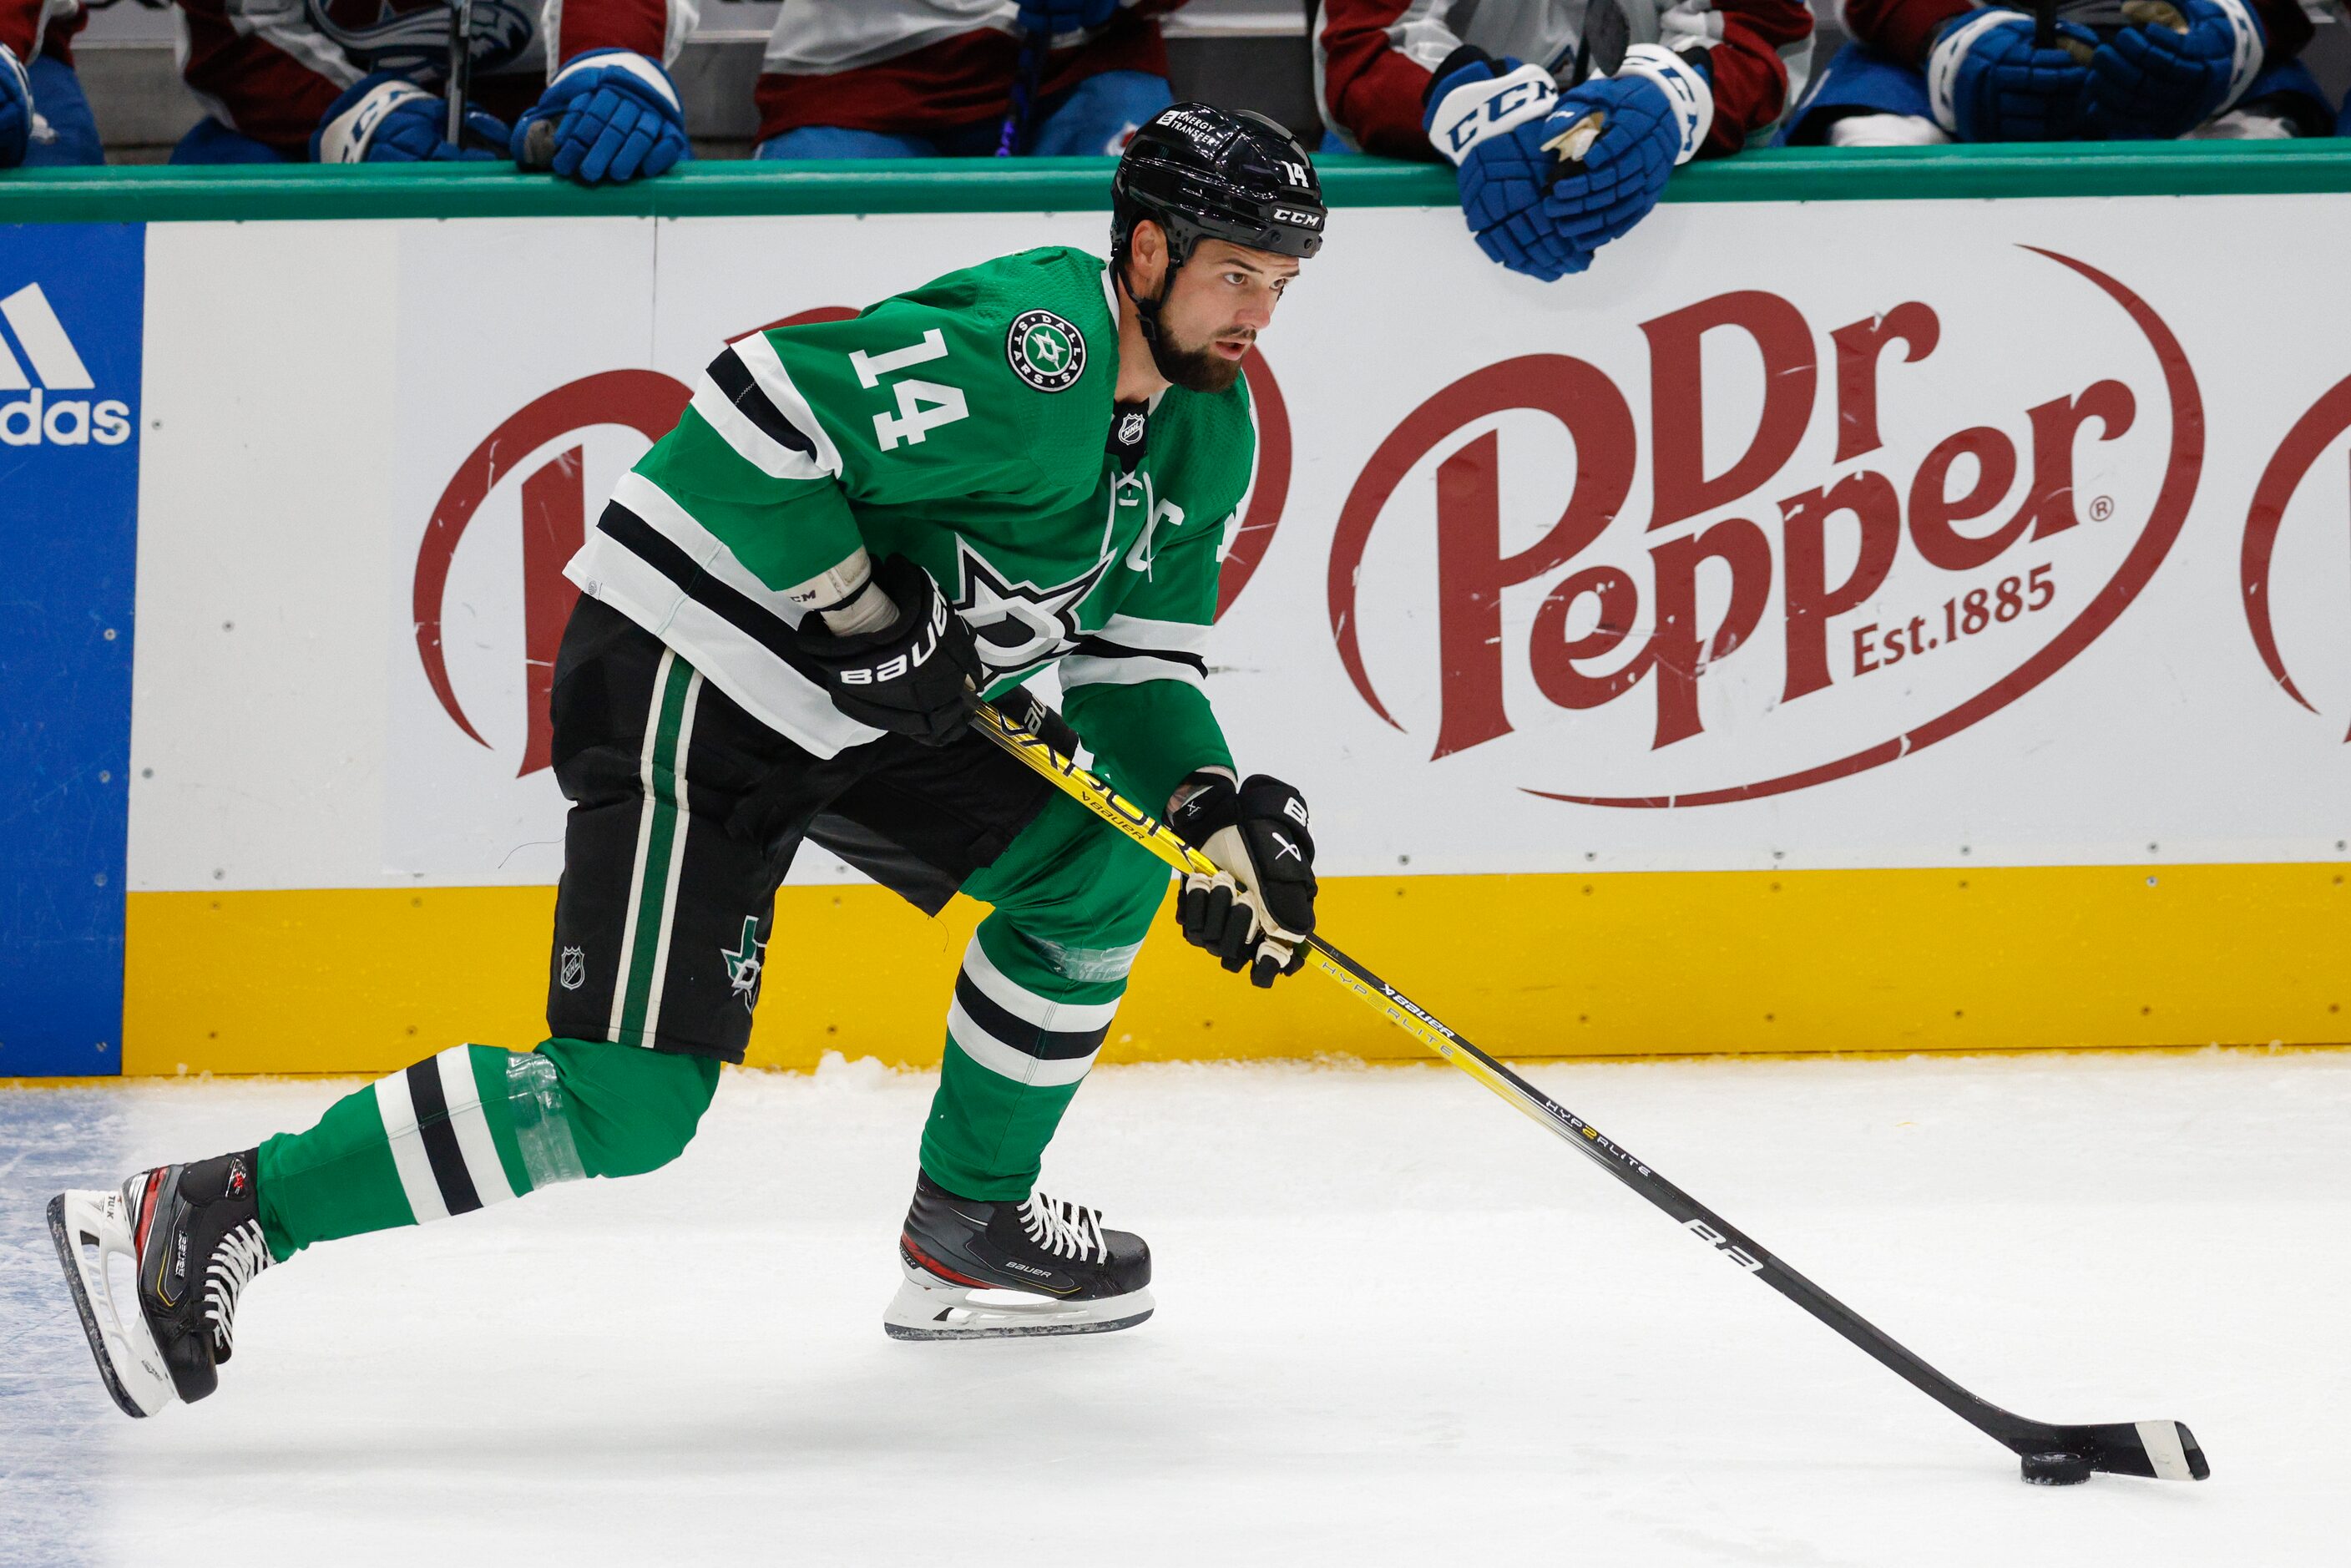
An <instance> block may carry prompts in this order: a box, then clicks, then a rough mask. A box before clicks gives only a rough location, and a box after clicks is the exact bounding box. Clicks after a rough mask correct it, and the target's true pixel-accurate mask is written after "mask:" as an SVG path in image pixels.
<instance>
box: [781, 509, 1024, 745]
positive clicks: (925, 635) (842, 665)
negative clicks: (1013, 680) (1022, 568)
mask: <svg viewBox="0 0 2351 1568" xmlns="http://www.w3.org/2000/svg"><path fill="white" fill-rule="evenodd" d="M873 581H874V583H875V584H876V585H877V586H878V587H879V588H880V589H881V591H883V593H885V594H887V595H888V596H889V599H890V602H891V604H892V605H893V606H894V607H895V608H896V610H897V612H898V616H897V619H896V620H895V621H893V622H891V623H890V624H888V625H886V626H884V627H883V628H881V629H880V630H879V631H874V632H859V633H857V634H855V635H853V636H848V637H843V636H840V635H837V634H836V633H835V632H833V631H832V629H831V628H830V627H828V626H827V625H825V623H824V619H823V617H822V616H820V615H810V616H809V617H808V618H807V619H805V620H803V621H802V622H800V623H799V628H798V630H797V631H796V632H794V638H795V641H796V643H797V645H798V648H799V653H800V654H801V656H802V657H803V658H804V659H806V660H807V662H808V663H809V664H813V665H814V666H816V669H817V671H818V673H819V674H820V675H821V676H822V678H823V680H824V686H825V692H826V694H827V695H830V696H831V698H832V706H835V707H837V708H839V709H840V710H841V712H842V713H845V714H847V715H848V716H850V717H851V718H853V719H855V720H856V721H857V722H858V723H860V724H870V725H872V727H874V728H876V729H886V730H890V731H892V732H893V733H894V734H898V735H907V736H912V737H914V738H915V739H916V740H919V741H921V742H922V743H923V744H924V745H925V746H945V745H946V744H947V743H948V742H949V741H951V740H954V739H956V737H959V736H961V735H963V734H964V733H965V732H966V730H967V728H968V727H969V720H970V718H971V713H972V709H973V708H974V707H976V706H977V705H978V703H979V691H978V688H979V685H980V684H981V683H982V682H984V681H985V680H986V679H987V676H986V675H985V674H983V673H982V671H981V668H980V663H979V649H978V646H977V640H976V639H975V638H974V637H973V636H972V634H971V628H970V627H969V626H967V625H966V624H965V623H964V620H963V617H962V616H960V615H957V614H956V612H955V610H954V609H953V607H951V606H950V605H949V604H948V603H947V601H946V595H944V594H942V593H941V592H940V591H939V585H938V584H937V583H935V582H933V581H932V580H931V574H930V573H929V572H927V571H925V570H923V569H922V568H921V567H919V566H917V565H915V564H914V562H913V561H911V560H908V559H906V558H905V557H904V556H902V555H893V556H891V557H890V558H889V559H886V560H884V561H883V563H882V564H881V565H880V566H878V567H876V568H874V570H873Z"/></svg>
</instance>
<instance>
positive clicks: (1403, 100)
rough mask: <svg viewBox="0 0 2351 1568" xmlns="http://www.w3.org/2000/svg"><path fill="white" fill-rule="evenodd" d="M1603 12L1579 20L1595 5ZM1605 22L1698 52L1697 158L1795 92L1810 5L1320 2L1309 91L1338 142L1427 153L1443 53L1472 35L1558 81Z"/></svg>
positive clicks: (1774, 0)
mask: <svg viewBox="0 0 2351 1568" xmlns="http://www.w3.org/2000/svg"><path fill="white" fill-rule="evenodd" d="M1603 6H1604V7H1606V8H1607V9H1608V10H1609V11H1610V12H1611V13H1613V14H1612V15H1610V16H1607V17H1606V20H1605V21H1604V22H1603V23H1601V24H1599V25H1595V26H1591V27H1590V28H1589V29H1587V26H1586V23H1587V16H1588V14H1589V13H1592V12H1593V11H1595V10H1597V9H1599V8H1601V7H1603ZM1604 29H1605V30H1607V31H1610V32H1613V33H1615V34H1621V35H1624V36H1623V37H1619V38H1618V39H1617V40H1616V43H1617V48H1618V51H1619V52H1620V53H1621V49H1622V46H1623V44H1624V43H1625V42H1632V43H1642V42H1655V43H1659V44H1663V45H1664V46H1665V47H1667V48H1669V49H1674V50H1677V51H1688V50H1693V49H1702V50H1704V51H1705V52H1706V56H1707V63H1708V72H1709V75H1710V78H1711V81H1712V85H1713V89H1714V126H1713V130H1712V131H1711V132H1710V133H1709V134H1708V137H1707V141H1706V145H1705V146H1704V147H1703V148H1701V149H1700V153H1699V155H1700V156H1706V155H1708V154H1709V153H1711V154H1720V153H1723V152H1735V151H1737V150H1738V149H1739V148H1740V146H1741V145H1742V144H1743V143H1744V142H1745V141H1747V139H1748V138H1749V137H1750V136H1752V135H1754V134H1755V133H1756V132H1758V131H1762V130H1764V129H1765V128H1767V127H1768V126H1770V125H1771V124H1772V123H1773V122H1774V121H1775V120H1778V119H1779V118H1780V116H1781V114H1782V112H1783V111H1784V110H1786V108H1787V106H1788V105H1789V104H1791V103H1792V102H1794V101H1795V99H1796V97H1797V95H1798V94H1799V93H1800V92H1802V89H1803V82H1804V77H1805V74H1806V72H1807V69H1808V68H1809V66H1810V63H1811V59H1812V38H1813V14H1812V8H1811V7H1810V5H1806V4H1805V3H1804V0H1510V3H1509V4H1501V3H1499V0H1322V4H1321V5H1318V6H1317V8H1316V11H1315V16H1314V95H1315V99H1316V102H1317V103H1318V104H1319V105H1320V106H1321V108H1322V120H1323V123H1324V124H1325V125H1327V126H1329V127H1330V129H1331V131H1332V133H1333V134H1334V135H1336V136H1337V137H1338V138H1339V140H1340V141H1343V142H1344V143H1345V144H1346V145H1348V146H1350V147H1353V148H1354V149H1356V150H1357V151H1360V152H1377V153H1381V154H1384V155H1385V156H1387V157H1391V158H1420V159H1433V158H1435V157H1436V156H1437V152H1436V151H1435V150H1434V149H1432V148H1431V147H1430V146H1429V145H1428V138H1427V136H1426V134H1425V133H1424V132H1423V131H1422V130H1421V95H1422V94H1423V93H1424V92H1425V91H1426V89H1427V87H1428V81H1429V78H1430V76H1431V74H1432V73H1433V72H1435V70H1436V69H1437V67H1438V66H1439V65H1440V64H1442V63H1443V62H1444V59H1445V57H1446V56H1447V55H1449V54H1451V53H1452V52H1453V51H1454V50H1455V49H1457V48H1458V47H1461V46H1462V45H1464V44H1474V45H1476V46H1477V47H1479V48H1481V49H1483V50H1485V51H1486V52H1487V53H1488V54H1489V55H1492V56H1493V57H1496V58H1498V59H1499V58H1500V57H1503V56H1505V55H1508V56H1510V57H1515V58H1517V59H1520V60H1523V61H1527V62H1529V63H1531V64H1535V65H1541V66H1542V67H1545V68H1548V69H1550V70H1552V72H1554V73H1555V74H1557V75H1558V76H1559V77H1560V78H1562V80H1564V79H1565V78H1567V77H1568V76H1569V74H1570V73H1571V72H1572V71H1573V68H1574V67H1575V64H1576V51H1577V48H1578V46H1579V45H1581V44H1582V43H1583V39H1584V37H1585V36H1586V33H1587V30H1588V31H1589V32H1590V33H1591V34H1592V36H1593V42H1594V45H1595V47H1597V46H1598V44H1599V43H1600V39H1601V35H1602V33H1603V31H1604Z"/></svg>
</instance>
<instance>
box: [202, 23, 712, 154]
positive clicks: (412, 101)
mask: <svg viewBox="0 0 2351 1568" xmlns="http://www.w3.org/2000/svg"><path fill="white" fill-rule="evenodd" d="M179 4H180V9H181V11H182V13H183V16H185V18H186V41H185V45H184V47H183V51H182V54H181V75H182V77H183V78H184V79H185V80H186V82H187V84H188V87H189V89H190V90H192V91H193V92H194V93H195V95H196V96H197V97H198V98H200V99H203V100H204V104H205V107H206V108H208V109H209V110H211V111H212V112H211V116H210V118H208V119H205V120H199V121H198V122H197V123H196V126H195V128H194V129H193V130H192V131H189V132H188V133H187V134H186V135H185V136H183V137H182V138H181V139H180V143H179V145H178V146H177V147H175V148H174V149H172V162H174V163H275V162H281V161H290V162H303V161H305V160H307V161H309V162H318V163H379V162H424V161H434V160H444V159H459V158H507V157H511V158H513V159H515V160H516V161H517V162H528V165H529V166H531V167H534V168H538V167H551V168H552V169H553V170H554V171H555V172H557V173H558V174H561V175H563V176H565V177H567V178H569V179H573V180H577V181H579V182H580V183H582V184H595V183H600V182H601V183H614V184H617V183H622V182H623V181H627V180H634V179H644V178H651V177H653V176H654V175H657V174H660V173H662V172H664V171H666V170H668V169H669V168H670V167H671V166H672V165H673V164H674V163H676V162H680V161H681V160H683V159H684V158H687V157H689V156H690V155H691V154H690V152H689V150H688V147H687V143H686V133H685V111H684V107H683V105H682V104H681V103H680V101H679V99H678V96H677V88H676V86H675V84H674V83H673V82H672V81H671V80H670V78H669V73H668V72H667V71H666V70H665V69H664V66H666V65H667V64H668V63H669V62H670V61H671V60H674V58H676V57H677V51H678V49H679V48H680V47H682V46H683V45H684V42H685V38H686V35H687V34H688V33H690V32H692V31H693V30H694V23H695V13H696V6H695V0H571V3H570V4H568V5H546V6H544V7H541V6H540V5H536V4H520V3H518V0H474V4H473V8H472V20H471V30H470V32H469V34H468V37H469V39H470V41H471V46H472V48H471V56H472V63H471V72H472V80H471V84H470V89H469V91H468V93H467V105H468V108H469V110H473V112H470V113H469V114H468V115H467V116H466V121H465V132H464V135H463V140H462V145H460V144H458V143H453V142H451V141H448V140H447V136H448V114H449V110H448V104H447V101H446V99H445V98H444V97H443V96H442V95H443V93H444V90H445V88H444V84H445V80H446V78H447V76H448V73H449V63H450V62H449V55H450V47H449V35H450V10H449V0H388V3H385V4H378V0H179ZM539 121H546V122H547V125H548V129H547V130H546V131H541V132H540V133H539V135H538V138H537V139H536V142H535V143H534V140H533V138H532V137H531V128H532V126H533V125H534V124H535V123H537V122H539ZM510 125H511V129H510V128H509V126H510ZM527 149H528V151H529V152H530V153H531V156H529V157H528V158H527V157H526V151H527Z"/></svg>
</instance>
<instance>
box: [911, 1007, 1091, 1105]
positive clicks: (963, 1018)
mask: <svg viewBox="0 0 2351 1568" xmlns="http://www.w3.org/2000/svg"><path fill="white" fill-rule="evenodd" d="M947 1035H948V1038H950V1039H951V1040H954V1041H955V1043H956V1045H957V1046H959V1047H960V1048H961V1049H962V1051H963V1053H964V1054H965V1055H966V1056H968V1057H970V1058H971V1059H972V1060H973V1061H976V1062H977V1063H979V1065H980V1066H982V1067H985V1068H987V1070H988V1071H990V1072H993V1073H995V1074H996V1075H997V1076H998V1078H1009V1079H1010V1080H1012V1082H1015V1083H1026V1084H1029V1085H1030V1086H1031V1087H1034V1088H1038V1089H1058V1088H1060V1087H1061V1086H1062V1085H1064V1084H1069V1083H1075V1082H1079V1081H1080V1080H1081V1079H1082V1078H1084V1077H1085V1075H1086V1073H1087V1071H1089V1070H1090V1069H1092V1066H1093V1064H1094V1058H1095V1057H1096V1056H1098V1055H1100V1054H1101V1052H1099V1051H1090V1052H1088V1053H1087V1054H1086V1055H1084V1056H1072V1057H1068V1058H1065V1059H1061V1060H1058V1061H1045V1060H1043V1059H1042V1058H1040V1057H1034V1056H1031V1055H1029V1053H1028V1052H1027V1051H1022V1050H1020V1049H1019V1047H1017V1046H1011V1045H1007V1044H1006V1043H1005V1042H1004V1041H1002V1040H998V1039H997V1038H996V1037H995V1036H994V1035H992V1034H990V1033H988V1032H987V1030H984V1029H982V1028H980V1027H979V1024H978V1022H977V1020H975V1019H973V1018H972V1016H971V1015H970V1014H969V1013H967V1012H966V1011H964V1010H963V1004H962V1003H961V1002H950V1003H948V1004H947Z"/></svg>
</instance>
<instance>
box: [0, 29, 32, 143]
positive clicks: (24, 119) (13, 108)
mask: <svg viewBox="0 0 2351 1568" xmlns="http://www.w3.org/2000/svg"><path fill="white" fill-rule="evenodd" d="M32 145H33V78H31V77H29V76H27V75H26V74H25V62H24V61H22V60H20V59H18V58H17V57H16V51H15V50H14V49H11V48H10V47H8V46H7V45H5V44H0V169H14V168H15V167H16V165H17V164H19V163H22V162H24V161H25V153H26V151H27V150H28V149H30V148H31V146H32Z"/></svg>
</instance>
